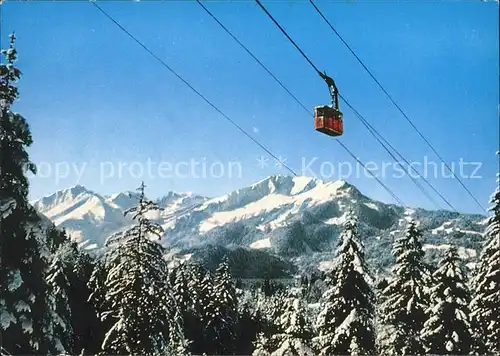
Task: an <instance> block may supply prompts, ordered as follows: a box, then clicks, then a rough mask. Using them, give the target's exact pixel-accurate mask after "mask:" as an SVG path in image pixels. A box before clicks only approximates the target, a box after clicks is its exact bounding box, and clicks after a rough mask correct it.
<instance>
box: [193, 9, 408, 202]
mask: <svg viewBox="0 0 500 356" xmlns="http://www.w3.org/2000/svg"><path fill="white" fill-rule="evenodd" d="M256 1H257V3H258V4H259V6H260V7H261V8H262V9H263V10H264V11H265V12H266V13H267V14H268V16H269V17H270V18H271V19H272V20H273V22H274V23H275V24H276V26H278V27H279V28H280V29H281V31H282V32H283V34H284V35H285V36H286V37H287V38H288V39H289V40H290V41H291V42H292V43H293V44H294V45H295V47H296V48H297V50H299V51H300V53H301V54H302V55H303V56H304V58H306V60H307V61H308V62H309V64H310V65H311V66H312V67H313V68H314V69H315V70H316V72H317V73H318V74H320V73H321V72H320V71H319V70H318V68H317V67H316V66H315V65H314V63H313V62H312V61H311V60H310V59H309V58H308V57H307V55H306V54H305V53H304V52H303V51H302V50H301V49H300V47H299V46H298V45H297V44H296V43H295V41H294V40H293V39H292V38H291V37H290V36H289V35H288V34H287V33H286V31H285V30H284V29H283V28H282V27H281V25H280V24H279V23H278V22H277V21H276V20H275V19H274V18H273V17H272V15H271V14H270V13H269V12H268V11H267V9H266V8H265V7H264V6H263V5H262V4H261V3H260V1H258V0H256ZM197 2H198V4H200V5H201V6H202V8H203V9H204V10H205V11H206V12H207V13H208V14H209V15H210V16H211V17H212V18H213V19H214V20H215V21H216V22H217V23H218V24H219V25H220V26H221V28H222V29H223V30H224V31H225V32H226V33H228V34H229V35H230V36H231V37H232V38H233V39H234V40H235V41H236V42H237V43H238V44H239V45H240V46H241V47H242V48H243V49H244V50H245V51H246V52H247V53H248V54H249V55H250V56H251V57H252V58H253V59H255V60H256V61H257V63H258V64H259V65H260V66H261V67H262V68H263V69H264V70H265V71H266V72H267V73H268V74H269V75H271V77H272V78H273V79H274V80H276V82H277V83H278V84H279V85H280V86H281V87H282V88H283V89H284V90H285V91H286V92H287V93H288V94H289V95H290V96H291V97H292V98H293V99H294V100H295V101H296V102H297V103H298V104H299V105H300V106H301V107H302V108H303V109H304V110H305V111H306V112H307V113H308V114H309V110H308V109H307V108H306V107H305V105H304V104H302V103H301V102H300V101H299V100H298V99H297V97H296V96H295V95H293V94H292V92H291V91H290V90H289V89H288V88H287V87H286V86H285V85H284V84H283V83H282V82H281V81H280V80H279V79H278V78H277V77H276V76H275V75H274V74H273V73H272V72H271V71H270V70H269V69H268V68H267V67H266V66H265V65H264V64H263V63H262V62H261V61H260V60H259V59H258V58H257V57H256V56H255V55H254V54H253V53H252V52H251V51H250V50H249V49H248V48H247V47H246V46H245V45H244V44H243V43H242V42H241V41H240V40H239V39H238V38H237V37H236V36H234V35H233V34H232V33H231V31H229V30H228V29H227V27H225V26H224V25H223V24H222V23H221V22H220V21H219V20H218V19H217V18H216V17H215V15H214V14H213V13H212V12H210V11H209V10H208V9H207V8H206V7H205V6H204V5H203V4H202V3H201V1H199V0H197ZM337 142H338V143H339V144H340V145H341V146H342V147H343V148H344V149H345V150H346V152H347V153H348V154H349V155H351V157H352V158H353V159H354V160H356V161H357V162H358V163H359V164H360V165H361V166H362V167H363V168H364V169H365V170H366V171H368V173H370V175H371V176H372V177H373V178H375V179H376V180H377V182H378V183H379V184H380V185H381V186H382V187H383V188H384V189H386V190H387V191H388V192H389V194H390V195H391V196H392V197H393V198H394V199H395V200H396V201H397V202H398V203H399V204H401V205H402V206H406V204H404V202H403V201H402V200H401V199H400V198H399V197H398V196H397V195H396V194H395V193H394V192H393V191H392V190H391V189H390V188H388V187H387V186H386V185H385V184H384V183H383V182H382V181H381V180H380V179H379V178H378V177H377V176H376V175H375V174H373V173H372V172H371V171H370V170H369V169H367V168H366V166H365V165H364V164H363V162H361V161H360V160H359V159H358V158H357V157H356V155H354V154H353V153H352V151H351V150H349V149H348V148H347V146H346V145H345V144H343V143H341V142H340V140H337Z"/></svg>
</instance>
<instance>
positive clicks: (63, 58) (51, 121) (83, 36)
mask: <svg viewBox="0 0 500 356" xmlns="http://www.w3.org/2000/svg"><path fill="white" fill-rule="evenodd" d="M206 4H207V7H208V8H209V9H210V10H211V11H212V12H213V13H214V14H215V15H216V16H217V17H218V18H219V19H220V20H221V21H222V22H223V23H224V24H225V25H226V26H227V27H228V28H229V29H230V30H231V31H232V32H233V33H234V35H236V36H237V37H238V38H239V39H240V40H241V41H242V42H243V43H244V44H245V45H246V46H247V47H248V48H249V49H250V50H251V51H252V52H253V53H254V54H255V55H256V56H257V57H258V58H259V59H260V60H261V61H262V62H263V63H264V64H265V65H266V66H267V67H268V68H269V69H270V70H271V71H272V72H273V73H274V74H275V75H276V76H277V77H278V78H280V80H282V82H283V83H284V84H285V85H286V86H287V87H288V88H289V89H290V90H291V91H292V92H293V93H294V94H295V95H296V96H297V97H298V98H299V100H300V101H301V102H302V103H304V104H305V105H306V106H307V107H308V108H311V113H312V108H313V107H314V106H316V105H321V104H328V103H329V96H328V90H327V87H326V85H325V84H324V82H322V80H321V79H320V78H319V77H318V76H317V75H316V74H315V73H314V72H313V71H312V69H311V68H310V67H309V65H308V64H307V62H305V60H304V59H303V58H302V57H301V56H300V54H299V53H298V52H297V51H296V50H295V49H294V48H293V47H292V45H291V44H290V43H289V42H288V41H287V40H286V38H285V37H284V36H283V35H282V34H281V33H280V32H279V30H278V29H277V28H276V27H275V26H274V24H273V23H272V22H271V21H270V20H269V18H267V17H266V15H265V14H264V13H263V12H262V11H261V10H260V9H259V8H258V7H257V5H256V4H255V3H254V2H251V1H246V2H215V1H214V2H212V1H208V2H206ZM264 4H265V5H266V6H267V8H268V9H269V11H270V12H271V13H272V14H273V15H274V16H275V17H276V18H277V20H278V21H280V23H281V24H282V25H283V26H284V27H285V29H286V30H287V31H288V32H289V33H290V35H291V36H292V37H293V38H294V39H295V40H296V41H297V43H298V44H299V45H300V46H301V47H302V48H303V50H304V51H305V52H306V53H307V54H308V56H309V57H310V58H311V59H312V60H313V61H314V62H315V63H316V65H317V66H318V67H320V69H322V70H326V71H327V73H328V74H329V75H331V76H332V77H334V79H335V80H336V83H337V86H338V87H339V90H340V91H341V93H342V94H343V95H344V96H345V97H346V98H347V99H348V100H349V101H350V103H351V104H352V105H353V106H354V107H356V109H357V110H358V111H359V112H361V114H362V115H364V116H365V118H366V119H367V120H368V121H369V122H370V123H371V124H372V125H373V126H374V127H375V128H376V129H377V130H378V131H379V132H381V133H382V134H383V135H384V137H385V138H386V139H387V140H389V141H390V142H391V144H392V145H393V146H394V147H396V148H397V149H398V150H399V151H400V152H401V153H403V154H404V156H405V157H406V158H407V159H408V160H409V161H412V162H419V163H417V164H420V166H416V167H417V170H418V171H419V172H420V173H421V174H424V169H423V168H422V167H423V165H425V162H436V164H441V163H440V161H439V159H438V158H437V157H436V156H435V155H434V154H433V152H432V151H431V149H430V148H429V147H428V146H427V145H426V144H425V143H424V142H423V141H422V140H421V139H420V138H419V136H418V135H417V133H416V132H415V131H414V130H413V129H412V128H411V127H410V125H409V124H408V123H407V122H406V121H405V119H404V118H403V117H402V116H401V114H400V113H399V112H398V111H397V110H396V109H395V107H394V106H393V105H392V104H391V103H390V102H389V100H388V99H387V98H386V97H385V95H384V94H383V93H382V92H381V90H380V89H379V88H378V87H377V86H376V84H375V83H374V82H373V81H372V80H371V78H370V77H369V76H368V74H367V73H366V72H365V71H364V70H363V69H362V67H361V66H360V65H359V63H357V62H356V60H355V58H354V57H353V56H352V55H351V54H350V53H349V52H348V50H347V49H346V48H345V47H344V46H343V45H342V43H341V42H340V41H339V40H338V38H336V37H335V36H334V35H333V33H332V32H331V30H330V29H329V28H328V27H327V25H326V24H325V23H324V22H323V21H322V20H321V18H320V17H319V16H318V15H317V13H316V12H315V11H314V9H313V8H312V6H311V5H310V4H309V3H308V2H302V1H301V2H299V1H295V2H293V1H291V2H271V1H269V2H266V1H265V2H264ZM100 6H102V8H103V9H104V10H105V11H107V12H108V13H109V14H111V15H112V16H113V17H115V18H116V19H117V20H118V21H119V22H120V23H121V24H122V25H123V26H124V27H126V28H127V29H128V30H129V31H131V32H132V33H133V34H134V35H135V36H137V37H138V38H139V39H140V40H141V41H143V42H144V43H145V44H146V45H147V46H148V47H149V48H150V49H151V50H152V51H153V52H155V53H156V54H157V55H158V56H159V57H160V58H162V59H163V60H164V61H165V62H166V63H168V64H169V65H170V66H171V67H172V68H173V69H174V70H175V71H177V72H178V73H179V74H180V75H182V76H183V77H184V78H185V79H186V80H187V81H189V82H190V83H191V84H192V85H193V86H194V87H196V88H197V89H198V90H199V91H200V92H201V93H203V94H204V95H205V96H206V97H207V98H208V99H209V100H210V101H212V102H213V103H214V104H215V105H216V106H217V107H218V108H220V109H221V110H222V111H223V112H224V113H225V114H226V115H228V116H229V117H230V118H231V119H232V120H234V121H235V122H237V123H238V124H239V125H241V126H242V127H243V128H244V129H245V130H247V131H248V132H249V133H251V134H252V135H253V136H254V137H255V138H256V139H258V140H259V141H260V142H261V143H263V144H264V145H266V146H267V147H268V148H269V149H270V150H271V151H272V152H273V153H274V154H276V155H278V156H281V157H282V158H284V159H286V164H287V165H289V166H290V167H292V168H293V169H294V170H295V171H297V172H298V173H306V174H311V173H314V174H316V176H317V177H318V178H324V179H327V180H330V179H331V180H334V179H337V178H339V169H340V167H341V165H342V164H343V167H344V168H342V169H343V171H342V172H344V173H348V172H347V170H348V168H347V165H348V164H349V163H350V164H351V165H352V167H351V169H353V170H355V162H354V161H353V159H352V158H351V157H350V156H349V155H348V154H347V153H346V152H345V151H344V150H343V149H342V148H341V147H340V145H338V144H336V143H335V142H334V141H335V139H333V138H329V137H327V136H324V135H322V134H319V133H317V132H315V131H314V130H313V122H312V118H311V116H310V115H309V116H308V115H307V113H305V112H304V111H303V109H302V108H301V107H300V106H299V105H298V104H297V103H296V102H294V101H293V99H292V98H291V97H290V96H289V95H288V94H287V93H286V92H285V91H284V90H283V89H282V88H281V87H280V86H279V85H278V84H277V83H276V82H275V81H274V80H273V79H272V78H271V77H270V76H269V75H268V74H267V73H266V72H264V70H263V69H262V68H260V67H259V66H258V64H257V63H256V62H255V61H254V60H253V59H252V58H251V57H250V56H249V55H248V54H247V53H245V52H244V51H243V50H242V49H241V48H240V47H239V46H238V44H236V43H235V42H234V41H233V40H232V39H231V38H230V37H229V36H228V35H227V34H226V33H225V32H224V31H223V30H222V29H221V28H220V27H219V26H218V25H217V24H216V23H215V22H214V21H213V19H211V18H210V17H209V16H208V15H207V14H206V13H205V12H204V11H203V9H202V8H201V7H200V6H199V5H198V4H196V3H195V2H194V1H189V2H188V1H185V2H147V1H142V2H125V1H124V2H112V1H107V2H101V3H100ZM318 6H319V7H320V8H321V9H322V10H323V12H324V14H325V15H326V16H327V17H328V18H329V20H330V21H331V22H332V23H333V24H334V26H336V28H337V30H338V31H339V32H340V33H341V34H342V35H343V36H344V38H345V39H346V41H347V42H348V43H349V44H350V45H351V47H353V48H354V49H355V51H356V52H357V53H358V55H359V56H360V57H361V58H362V59H363V60H364V61H365V62H366V64H367V65H368V67H370V68H371V69H372V71H373V72H374V73H375V75H376V76H377V77H378V79H379V80H380V81H381V82H382V84H383V85H384V86H385V87H386V88H387V89H388V91H389V92H390V93H391V94H392V95H393V97H394V98H395V99H396V101H398V102H399V103H400V105H401V106H402V107H403V108H404V110H405V111H406V112H407V113H408V115H409V117H410V118H411V119H412V120H413V122H414V123H415V124H416V126H417V127H418V128H419V129H420V130H421V131H422V132H423V134H424V135H425V136H426V138H427V139H428V140H429V141H430V142H431V143H432V144H433V145H434V146H435V148H436V149H437V150H438V152H439V153H440V154H441V155H442V157H443V158H444V160H445V161H446V162H447V163H448V164H449V165H455V173H456V174H457V175H459V176H461V177H462V180H463V181H464V183H465V184H466V185H467V186H468V187H469V188H470V190H471V191H472V192H473V194H474V195H475V196H476V197H477V198H478V199H479V200H480V201H481V203H482V204H483V205H484V206H487V205H488V199H489V197H490V195H491V193H492V192H493V190H494V188H495V185H496V182H495V174H496V173H497V172H498V156H495V152H496V151H497V150H498V146H499V139H498V135H499V126H498V97H499V93H498V44H497V39H498V5H497V4H494V3H485V2H480V1H477V2H476V1H471V2H445V1H441V2H428V3H427V2H426V3H424V2H409V3H404V2H371V3H368V2H356V1H354V2H353V1H347V2H318ZM1 29H2V34H1V39H2V44H3V45H5V43H6V41H7V35H8V33H9V32H11V31H16V34H17V38H18V41H17V48H18V52H19V61H18V66H19V67H20V69H21V70H22V72H23V74H24V76H23V78H22V80H21V82H20V83H19V87H20V93H21V99H20V101H19V102H18V103H17V104H16V110H17V111H19V112H21V113H22V114H23V115H24V116H25V117H26V119H27V120H28V122H29V123H30V125H31V129H32V133H33V136H34V144H33V146H32V147H31V148H30V149H29V153H30V155H31V158H32V160H33V161H34V162H35V163H37V164H38V166H39V169H40V172H39V176H38V177H31V198H33V199H34V198H38V197H40V196H43V195H48V194H50V193H52V192H53V191H55V190H57V189H61V188H65V187H68V186H72V185H75V184H77V183H79V184H82V185H84V186H86V187H88V188H90V189H93V190H95V191H97V192H100V193H103V194H111V193H114V192H118V191H122V190H132V189H134V188H135V187H136V186H138V185H139V183H140V180H141V179H144V180H145V182H146V184H147V185H148V194H149V195H150V196H159V195H162V193H165V192H167V191H169V190H175V191H194V192H196V193H199V194H203V195H209V196H216V195H220V194H224V193H226V192H228V191H231V190H233V189H236V188H239V187H243V186H246V185H248V184H250V183H253V182H254V181H256V180H259V179H262V178H264V177H266V176H268V175H270V174H275V173H283V174H285V173H287V171H286V170H284V169H283V167H279V166H276V165H275V164H274V162H273V161H272V159H270V160H269V161H267V162H266V163H267V164H266V166H265V167H263V168H261V167H259V165H258V161H257V159H258V158H260V157H261V156H263V157H264V158H266V157H268V155H267V154H266V153H265V152H263V151H262V150H261V149H260V148H259V147H258V146H256V145H255V144H254V143H253V142H252V141H251V140H249V139H248V138H246V137H244V136H243V135H242V134H241V133H240V132H239V131H238V130H237V129H235V128H234V127H233V126H231V125H230V124H229V123H228V122H227V121H226V120H225V119H224V118H222V117H221V116H220V114H218V113H217V112H216V111H215V110H214V109H213V108H211V107H210V106H208V105H207V104H206V103H205V102H203V101H202V100H201V99H200V98H199V97H198V96H197V95H196V94H194V93H193V92H192V91H191V90H190V89H189V88H188V87H186V86H185V84H183V83H182V82H181V81H180V80H179V79H178V78H176V77H175V76H174V75H172V74H171V73H169V72H168V71H167V70H166V69H165V68H164V67H162V66H161V65H160V64H159V63H158V62H156V61H155V60H154V59H153V58H151V57H150V56H149V55H148V54H147V53H146V52H145V51H144V50H143V49H142V48H140V47H139V46H138V45H137V44H136V43H134V42H133V41H132V40H131V39H130V38H128V37H127V36H126V35H125V34H124V33H123V32H122V31H120V29H119V28H118V27H116V26H115V25H114V24H113V23H112V22H111V21H109V20H108V19H107V18H106V17H104V16H103V15H102V14H101V13H100V12H99V11H98V10H97V9H96V8H95V7H94V6H92V5H91V4H89V3H87V2H73V3H71V2H61V3H58V2H41V3H35V2H7V3H5V4H4V5H2V28H1ZM341 105H342V104H341ZM341 109H342V111H343V112H344V126H345V134H344V136H343V137H342V142H343V143H344V144H346V145H347V146H348V147H349V148H350V149H351V150H352V151H353V152H354V153H355V154H356V155H357V156H358V157H359V158H360V160H362V161H363V162H373V163H372V164H371V166H370V167H371V168H375V166H376V167H377V171H376V174H379V175H380V174H382V173H381V167H382V165H383V164H386V165H388V164H389V162H392V160H391V158H390V157H389V156H388V154H387V153H386V152H385V151H384V150H383V149H382V148H381V147H380V146H379V145H378V143H377V142H376V141H375V139H373V138H372V137H371V136H370V134H369V133H368V131H367V130H366V129H365V128H364V127H363V126H362V125H361V123H360V122H359V120H358V119H357V118H356V117H355V116H354V114H353V113H352V112H351V111H350V109H349V108H347V107H346V106H345V105H342V106H341ZM191 160H194V161H196V162H205V165H206V167H207V169H208V171H207V174H206V175H207V177H206V178H204V177H203V175H204V174H203V170H202V165H201V163H200V165H199V166H195V168H194V171H193V173H194V175H193V174H192V173H190V172H189V171H187V169H188V168H187V164H189V165H192V164H193V163H192V162H193V161H191ZM460 160H463V161H464V162H467V163H469V164H468V165H466V166H465V167H464V168H463V172H462V173H460V171H459V162H460ZM133 162H135V163H133ZM148 162H150V163H149V167H150V168H148ZM159 162H164V163H163V167H165V166H168V165H170V167H171V168H175V167H178V169H179V171H178V173H180V174H181V175H182V176H180V175H179V174H178V175H177V176H176V174H175V172H169V171H167V172H166V171H165V170H164V171H162V172H163V173H162V172H159V171H158V164H159ZM181 162H186V163H181ZM217 162H219V163H217ZM230 162H233V163H230ZM311 162H313V163H312V164H311ZM476 162H480V164H481V165H480V166H479V163H476ZM120 164H121V171H120ZM183 164H184V166H182V165H183ZM308 164H310V165H309V166H310V168H311V170H305V169H304V168H306V166H307V165H308ZM238 167H240V168H238ZM418 167H420V168H418ZM427 167H428V168H427V172H428V173H429V174H430V175H428V176H427V178H428V179H429V181H430V182H431V183H432V184H434V186H435V187H436V188H437V189H439V190H440V191H441V192H442V194H443V195H445V196H446V197H447V198H448V199H449V201H450V202H451V203H452V204H453V205H454V206H455V207H456V208H457V209H458V210H459V211H464V212H479V211H480V209H479V208H478V207H477V206H476V205H475V203H474V201H473V200H472V199H471V198H470V197H469V196H468V195H467V194H466V193H465V191H464V190H463V188H462V187H461V186H460V184H459V183H458V182H457V181H456V180H454V179H452V178H447V177H448V176H449V174H448V172H447V171H446V169H444V173H445V174H446V176H443V175H442V174H441V168H440V166H438V168H437V173H438V174H437V176H435V174H434V169H435V168H433V167H434V166H433V165H432V163H428V164H427ZM476 167H478V170H477V172H474V171H475V170H476ZM332 168H333V169H334V171H333V172H332ZM141 169H142V171H143V172H142V173H143V174H142V175H141ZM167 169H168V168H167ZM210 169H214V173H215V175H212V176H211V177H210V174H209V173H210ZM222 169H223V171H222ZM148 170H149V171H150V172H148ZM78 172H79V173H78ZM160 173H162V174H163V175H162V176H160ZM222 173H224V174H223V176H222V177H220V178H218V177H219V176H220V175H221V174H222ZM473 173H474V176H473V177H474V178H471V177H470V176H472V175H473ZM399 176H400V175H398V174H397V173H395V171H394V170H391V169H390V168H388V169H387V170H386V174H385V175H384V176H383V177H381V179H382V180H383V181H384V183H385V184H387V185H388V186H390V187H391V188H392V189H393V190H394V191H395V193H396V194H397V195H398V196H399V197H400V198H401V199H402V200H403V201H404V202H405V203H406V204H407V205H410V206H421V207H426V208H435V206H434V205H433V204H432V203H430V202H429V201H428V200H427V199H426V198H425V197H424V196H423V195H422V193H421V192H420V191H419V190H418V189H417V187H415V186H414V185H413V183H412V182H411V180H410V179H408V178H404V177H403V178H398V177H399ZM475 177H477V178H475ZM479 177H481V178H479ZM344 178H346V179H347V180H348V181H349V182H350V183H352V184H354V185H356V186H357V187H358V188H359V189H360V190H361V191H362V192H363V193H364V194H366V195H368V196H370V197H373V198H375V199H379V200H382V201H392V198H391V197H390V196H389V194H388V193H387V192H386V191H385V190H384V189H383V188H382V187H380V186H379V185H378V183H377V182H376V181H375V180H374V179H372V178H370V177H369V174H366V173H365V174H363V172H361V174H358V175H356V174H354V175H350V176H348V177H344ZM430 192H431V191H430ZM431 193H432V192H431ZM436 200H438V201H439V198H438V197H436ZM440 203H441V206H442V207H445V204H444V203H442V201H440Z"/></svg>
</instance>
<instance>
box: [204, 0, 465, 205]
mask: <svg viewBox="0 0 500 356" xmlns="http://www.w3.org/2000/svg"><path fill="white" fill-rule="evenodd" d="M255 1H256V3H257V4H258V5H259V7H260V8H261V9H262V10H263V11H264V12H265V13H266V14H267V16H268V17H269V18H270V19H271V20H272V21H273V23H274V24H275V25H276V26H277V27H278V28H279V29H280V31H281V32H282V34H283V35H284V36H285V37H286V38H287V39H288V40H289V41H290V42H291V43H292V44H293V45H294V46H295V48H296V49H297V50H298V51H299V52H300V54H301V55H302V56H303V57H304V58H305V59H306V61H307V62H308V63H309V64H310V65H311V67H312V68H313V69H314V70H315V71H316V72H317V73H318V75H320V76H321V71H320V70H319V69H318V67H316V65H315V64H314V63H313V62H312V61H311V59H309V57H308V56H307V55H306V54H305V52H304V51H303V50H302V49H301V48H300V47H299V45H298V44H297V43H296V42H295V41H294V40H293V38H292V37H291V36H290V35H289V34H288V33H287V32H286V31H285V29H284V28H283V27H282V26H281V25H280V24H279V22H278V21H277V20H276V19H275V18H274V17H273V16H272V14H271V13H270V12H269V11H268V10H267V9H266V8H265V7H264V5H262V3H261V2H260V1H259V0H255ZM212 17H213V15H212ZM217 22H219V21H217ZM226 31H227V32H229V31H228V30H227V29H226ZM231 37H233V38H234V36H233V35H232V34H231ZM238 42H239V41H238ZM247 51H248V50H247ZM252 56H253V55H252ZM266 71H268V70H267V68H266ZM280 83H281V82H280ZM287 91H289V90H288V89H287ZM339 96H340V98H341V99H342V100H343V101H344V102H345V103H346V105H347V106H349V108H351V109H352V110H353V111H354V113H355V114H356V116H357V117H358V119H360V120H361V122H362V123H363V125H364V126H365V127H366V128H367V129H368V131H369V132H370V133H371V134H372V135H373V137H374V138H375V139H376V140H377V141H378V142H379V143H380V145H381V146H382V147H383V148H384V149H385V150H386V151H387V153H388V154H389V155H390V156H391V157H392V158H393V159H394V160H395V161H396V162H397V161H398V159H397V158H396V157H395V156H394V154H393V153H392V152H391V151H390V150H389V149H388V148H387V146H386V145H385V144H387V145H389V146H390V147H391V148H392V150H394V151H395V152H396V153H397V155H398V156H400V157H401V158H402V160H403V161H404V162H405V163H406V164H408V167H409V168H410V169H412V170H413V171H414V172H415V173H417V174H418V175H419V176H420V177H421V178H422V179H423V180H424V181H425V182H426V183H427V184H428V185H429V186H430V187H431V188H432V189H433V191H434V192H436V193H437V194H438V195H439V197H441V199H443V200H444V201H445V202H446V204H447V205H448V206H449V207H450V208H451V209H453V210H454V211H456V209H455V208H454V207H453V206H452V205H451V204H450V202H449V201H448V200H447V199H446V198H444V196H443V195H442V194H441V193H439V191H438V190H437V189H436V188H434V186H432V184H430V182H429V181H428V180H427V179H425V178H424V177H422V176H421V175H420V174H419V173H418V172H417V171H416V170H415V169H414V168H413V167H411V165H410V164H409V162H408V160H406V159H405V158H404V156H403V155H402V154H401V153H399V152H398V151H397V150H396V149H395V148H394V147H393V146H392V145H391V144H390V143H389V142H388V141H387V140H386V139H385V138H383V136H382V135H381V134H380V133H379V132H378V131H377V130H376V129H375V128H374V127H373V126H372V125H371V124H370V123H369V122H368V121H367V120H366V119H365V118H364V117H363V116H362V115H361V114H360V113H359V112H358V111H357V110H356V109H355V108H354V107H353V106H352V105H351V104H350V103H349V102H348V101H347V100H346V99H345V98H344V97H343V96H342V95H340V94H339ZM294 98H295V97H294ZM301 106H303V105H302V104H301ZM305 110H307V109H305ZM377 136H378V137H377ZM381 139H382V140H383V141H384V142H385V144H384V143H383V142H381ZM365 169H366V168H365ZM408 176H409V177H410V179H411V180H412V181H413V182H414V183H415V185H416V186H417V188H418V189H419V190H420V191H421V192H422V193H423V194H424V195H425V196H426V197H427V198H428V199H429V200H430V201H431V202H432V203H433V204H435V205H436V206H437V207H438V208H439V204H437V202H436V201H435V200H434V199H433V198H432V197H431V196H430V195H429V194H428V193H427V192H426V191H425V189H424V188H423V186H422V185H421V184H420V183H419V182H418V181H417V180H416V179H415V178H414V177H413V176H411V175H410V174H408Z"/></svg>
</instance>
